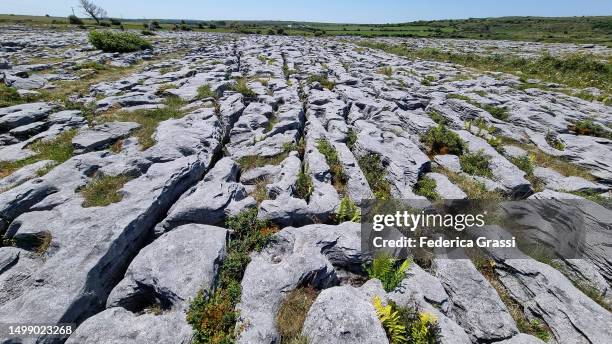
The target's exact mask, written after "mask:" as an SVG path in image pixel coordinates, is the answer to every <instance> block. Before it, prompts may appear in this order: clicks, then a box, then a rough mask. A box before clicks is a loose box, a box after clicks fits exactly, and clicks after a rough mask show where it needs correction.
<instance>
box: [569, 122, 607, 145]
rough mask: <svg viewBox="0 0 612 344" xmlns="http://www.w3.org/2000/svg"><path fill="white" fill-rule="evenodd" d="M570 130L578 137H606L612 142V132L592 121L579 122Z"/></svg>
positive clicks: (571, 126)
mask: <svg viewBox="0 0 612 344" xmlns="http://www.w3.org/2000/svg"><path fill="white" fill-rule="evenodd" d="M568 128H569V129H570V130H571V131H573V132H575V133H576V135H587V136H595V137H604V138H607V139H611V140H612V131H608V130H605V129H604V128H603V127H602V126H601V125H599V124H597V123H595V122H593V120H592V119H584V120H580V121H577V122H575V123H574V124H572V125H570V126H569V127H568Z"/></svg>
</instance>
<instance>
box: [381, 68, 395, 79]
mask: <svg viewBox="0 0 612 344" xmlns="http://www.w3.org/2000/svg"><path fill="white" fill-rule="evenodd" d="M378 74H382V75H386V76H387V77H388V78H390V77H391V76H392V75H393V67H391V66H384V67H380V68H379V69H378Z"/></svg>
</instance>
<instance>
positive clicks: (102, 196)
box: [79, 175, 132, 208]
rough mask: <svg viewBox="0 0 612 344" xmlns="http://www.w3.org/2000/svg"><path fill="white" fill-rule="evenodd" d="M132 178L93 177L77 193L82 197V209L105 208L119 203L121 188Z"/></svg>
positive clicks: (124, 176) (122, 176) (121, 176)
mask: <svg viewBox="0 0 612 344" xmlns="http://www.w3.org/2000/svg"><path fill="white" fill-rule="evenodd" d="M131 179H132V178H131V177H129V176H126V175H118V176H101V177H94V178H92V180H91V181H90V182H89V183H87V185H86V186H85V187H84V188H82V189H81V190H80V191H79V192H80V194H81V196H83V198H84V201H83V208H89V207H106V206H107V205H110V204H112V203H118V202H121V200H122V199H123V195H122V194H121V193H120V192H119V191H120V190H121V188H123V186H124V185H125V183H127V182H128V181H130V180H131Z"/></svg>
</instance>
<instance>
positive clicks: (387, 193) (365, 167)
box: [357, 153, 391, 200]
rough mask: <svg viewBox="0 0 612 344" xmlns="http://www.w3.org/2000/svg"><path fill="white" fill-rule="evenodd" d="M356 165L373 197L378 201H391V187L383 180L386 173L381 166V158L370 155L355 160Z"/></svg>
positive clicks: (374, 154) (373, 154)
mask: <svg viewBox="0 0 612 344" xmlns="http://www.w3.org/2000/svg"><path fill="white" fill-rule="evenodd" d="M357 163H358V164H359V167H360V168H361V170H362V171H363V174H364V175H365V177H366V180H367V181H368V184H369V185H370V189H372V192H373V193H374V197H376V199H379V200H388V199H391V185H390V184H389V181H387V179H386V178H385V176H386V175H387V171H386V170H385V168H384V167H383V165H382V158H381V156H380V155H379V154H376V153H370V154H367V155H364V156H361V157H358V158H357Z"/></svg>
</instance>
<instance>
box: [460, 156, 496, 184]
mask: <svg viewBox="0 0 612 344" xmlns="http://www.w3.org/2000/svg"><path fill="white" fill-rule="evenodd" d="M490 159H491V157H489V156H488V155H486V154H484V152H483V151H478V152H475V153H466V154H463V155H462V156H460V157H459V163H460V164H461V169H462V170H463V172H465V173H467V174H471V175H473V176H481V177H487V178H491V177H493V173H492V172H491V168H490V167H489V160H490Z"/></svg>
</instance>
